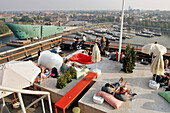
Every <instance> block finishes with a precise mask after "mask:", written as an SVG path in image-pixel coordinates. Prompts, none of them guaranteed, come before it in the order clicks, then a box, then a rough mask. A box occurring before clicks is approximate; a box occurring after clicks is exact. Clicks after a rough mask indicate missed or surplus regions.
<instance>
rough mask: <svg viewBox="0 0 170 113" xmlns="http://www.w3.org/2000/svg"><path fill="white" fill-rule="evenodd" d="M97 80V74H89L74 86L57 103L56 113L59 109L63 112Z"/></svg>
mask: <svg viewBox="0 0 170 113" xmlns="http://www.w3.org/2000/svg"><path fill="white" fill-rule="evenodd" d="M95 77H96V78H97V74H96V73H92V72H89V74H87V75H86V76H85V77H84V78H83V79H82V80H81V81H80V82H79V83H78V84H77V85H76V86H74V87H73V88H72V89H71V90H70V91H69V92H68V93H67V94H65V95H64V96H63V97H62V98H61V99H60V100H59V101H58V102H56V103H55V106H54V107H55V112H56V113H57V108H60V109H62V110H63V113H65V109H66V108H67V107H68V105H70V104H71V103H72V102H73V100H74V99H75V98H76V97H77V96H78V95H79V94H80V93H81V92H82V91H83V90H84V89H85V88H86V87H87V86H88V85H89V84H90V82H91V81H92V80H93V79H94V78H95Z"/></svg>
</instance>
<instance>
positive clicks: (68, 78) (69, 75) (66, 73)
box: [64, 71, 72, 83]
mask: <svg viewBox="0 0 170 113" xmlns="http://www.w3.org/2000/svg"><path fill="white" fill-rule="evenodd" d="M64 76H65V78H66V80H67V83H69V82H71V81H72V76H71V74H70V71H65V72H64Z"/></svg>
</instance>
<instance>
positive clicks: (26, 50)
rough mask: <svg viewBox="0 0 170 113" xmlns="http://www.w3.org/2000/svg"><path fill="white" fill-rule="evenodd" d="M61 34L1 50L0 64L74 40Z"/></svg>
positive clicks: (117, 45) (91, 43)
mask: <svg viewBox="0 0 170 113" xmlns="http://www.w3.org/2000/svg"><path fill="white" fill-rule="evenodd" d="M61 37H62V36H58V37H54V38H51V39H48V40H44V41H40V42H37V43H34V44H30V45H26V46H23V47H19V48H16V49H12V50H9V51H6V52H1V53H0V64H1V63H5V62H8V61H11V60H20V59H23V58H26V57H28V56H32V55H37V53H38V51H42V50H47V49H50V48H52V47H54V46H55V45H56V43H59V42H61V41H71V42H73V41H74V40H73V39H72V38H64V39H62V38H61ZM85 44H87V45H93V44H94V41H93V40H88V41H86V42H85ZM128 44H129V43H122V49H126V46H127V45H128ZM109 46H110V47H111V48H114V49H118V48H119V43H118V42H111V44H110V45H109ZM130 46H132V47H134V48H135V50H136V51H141V50H142V47H143V46H144V45H139V44H130ZM165 55H167V56H170V49H169V48H167V53H166V54H165Z"/></svg>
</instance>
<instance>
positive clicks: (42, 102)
mask: <svg viewBox="0 0 170 113" xmlns="http://www.w3.org/2000/svg"><path fill="white" fill-rule="evenodd" d="M41 104H42V109H43V113H45V107H44V101H43V98H42V99H41Z"/></svg>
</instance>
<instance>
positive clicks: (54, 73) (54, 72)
mask: <svg viewBox="0 0 170 113" xmlns="http://www.w3.org/2000/svg"><path fill="white" fill-rule="evenodd" d="M58 76H59V75H58V71H57V68H56V67H53V68H52V71H51V77H53V78H57V77H58Z"/></svg>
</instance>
